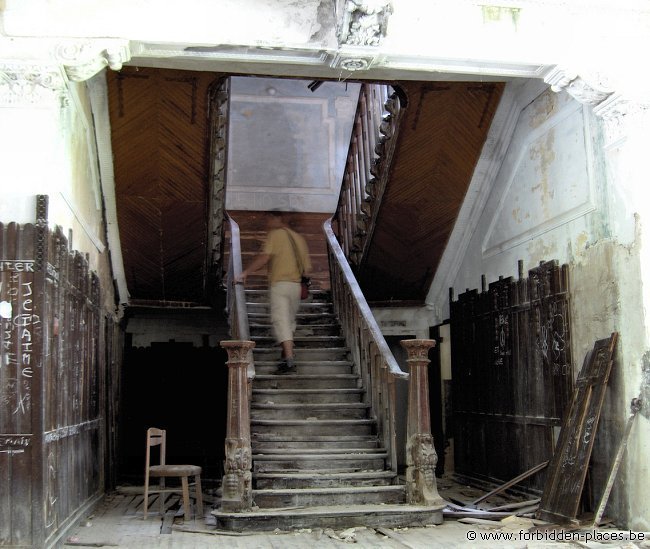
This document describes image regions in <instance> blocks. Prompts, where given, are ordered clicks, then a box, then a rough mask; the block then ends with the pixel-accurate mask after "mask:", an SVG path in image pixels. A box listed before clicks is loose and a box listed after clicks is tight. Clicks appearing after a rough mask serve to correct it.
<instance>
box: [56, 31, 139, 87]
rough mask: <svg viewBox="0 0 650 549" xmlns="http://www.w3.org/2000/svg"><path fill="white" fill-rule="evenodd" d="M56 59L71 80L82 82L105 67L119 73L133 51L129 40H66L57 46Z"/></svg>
mask: <svg viewBox="0 0 650 549" xmlns="http://www.w3.org/2000/svg"><path fill="white" fill-rule="evenodd" d="M54 58H55V59H56V61H58V62H59V63H61V64H62V65H63V67H64V69H65V72H66V74H67V76H68V78H69V79H70V80H72V81H73V82H82V81H84V80H88V79H89V78H91V77H92V76H94V75H95V74H97V73H98V72H99V71H101V70H102V69H103V68H105V67H109V68H111V69H112V70H115V71H119V70H120V69H121V68H122V65H123V64H124V63H126V62H127V61H129V60H130V59H131V51H130V48H129V41H128V40H118V39H110V40H109V39H103V40H91V39H89V40H65V41H62V42H59V43H58V44H57V45H56V46H55V48H54Z"/></svg>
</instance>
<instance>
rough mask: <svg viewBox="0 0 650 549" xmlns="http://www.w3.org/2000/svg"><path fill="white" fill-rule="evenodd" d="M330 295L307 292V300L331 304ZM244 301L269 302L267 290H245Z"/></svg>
mask: <svg viewBox="0 0 650 549" xmlns="http://www.w3.org/2000/svg"><path fill="white" fill-rule="evenodd" d="M331 297H332V296H331V295H329V294H328V293H326V292H309V298H308V301H309V302H311V303H326V304H331V302H332V298H331ZM246 301H247V302H248V303H266V304H268V302H269V294H268V292H260V291H257V292H246Z"/></svg>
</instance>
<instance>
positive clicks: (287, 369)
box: [276, 358, 296, 374]
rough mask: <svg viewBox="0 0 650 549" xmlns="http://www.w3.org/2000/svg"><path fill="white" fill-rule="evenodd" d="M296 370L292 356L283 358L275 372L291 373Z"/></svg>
mask: <svg viewBox="0 0 650 549" xmlns="http://www.w3.org/2000/svg"><path fill="white" fill-rule="evenodd" d="M295 371H296V365H295V364H294V362H293V358H285V359H283V360H281V361H280V363H279V364H278V369H277V371H276V373H277V374H293V373H294V372H295Z"/></svg>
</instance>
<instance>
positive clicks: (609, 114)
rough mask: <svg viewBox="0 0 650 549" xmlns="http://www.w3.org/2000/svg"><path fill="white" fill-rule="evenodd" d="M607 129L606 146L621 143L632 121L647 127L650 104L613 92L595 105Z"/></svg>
mask: <svg viewBox="0 0 650 549" xmlns="http://www.w3.org/2000/svg"><path fill="white" fill-rule="evenodd" d="M594 114H595V115H596V116H599V117H600V118H601V119H602V120H603V122H604V124H603V126H604V129H605V147H606V148H611V147H614V146H616V145H618V144H619V143H621V142H622V141H623V140H624V139H625V137H626V136H627V134H628V132H629V130H630V128H629V125H630V122H631V121H634V123H635V124H637V125H639V126H640V127H642V126H644V125H645V127H647V124H648V117H649V116H650V105H648V104H644V103H639V102H635V101H631V100H630V99H628V98H626V97H624V96H623V95H621V94H618V93H617V94H612V95H610V96H609V97H608V98H607V99H606V100H605V101H602V102H601V103H599V104H598V105H596V106H595V107H594Z"/></svg>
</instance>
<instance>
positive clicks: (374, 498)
mask: <svg viewBox="0 0 650 549" xmlns="http://www.w3.org/2000/svg"><path fill="white" fill-rule="evenodd" d="M405 500H406V490H405V488H404V486H359V487H357V486H344V487H338V488H297V489H294V490H291V489H287V490H272V489H267V490H253V501H254V502H255V505H257V506H258V507H260V508H261V509H273V508H282V507H298V506H304V507H311V506H315V505H318V506H321V505H367V504H384V505H386V504H389V505H390V504H397V503H404V501H405Z"/></svg>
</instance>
